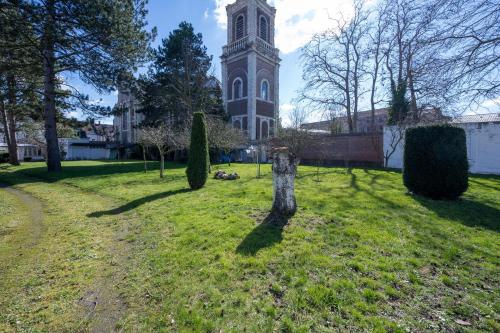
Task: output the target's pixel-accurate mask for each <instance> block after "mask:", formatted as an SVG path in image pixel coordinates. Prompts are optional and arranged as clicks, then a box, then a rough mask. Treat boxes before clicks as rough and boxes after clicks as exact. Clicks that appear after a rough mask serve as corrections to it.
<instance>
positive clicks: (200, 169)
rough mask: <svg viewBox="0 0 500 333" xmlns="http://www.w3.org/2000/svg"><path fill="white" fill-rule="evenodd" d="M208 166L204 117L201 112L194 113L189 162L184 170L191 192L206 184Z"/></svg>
mask: <svg viewBox="0 0 500 333" xmlns="http://www.w3.org/2000/svg"><path fill="white" fill-rule="evenodd" d="M209 164H210V157H209V154H208V139H207V130H206V125H205V115H204V114H203V113H201V112H196V113H194V115H193V127H192V129H191V144H190V149H189V160H188V166H187V170H186V174H187V178H188V182H189V186H190V187H191V189H192V190H198V189H200V188H202V187H203V186H204V185H205V183H206V182H207V179H208V170H209Z"/></svg>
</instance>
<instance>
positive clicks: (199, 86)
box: [138, 22, 224, 125]
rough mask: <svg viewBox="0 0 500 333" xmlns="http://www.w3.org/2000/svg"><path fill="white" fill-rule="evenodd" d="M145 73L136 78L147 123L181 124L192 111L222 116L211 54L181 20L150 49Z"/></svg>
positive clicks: (192, 29) (220, 100) (191, 28)
mask: <svg viewBox="0 0 500 333" xmlns="http://www.w3.org/2000/svg"><path fill="white" fill-rule="evenodd" d="M154 57H155V60H154V62H153V64H152V65H151V67H150V69H149V73H148V75H147V76H143V77H141V78H140V80H139V92H138V95H139V96H138V97H139V100H140V104H141V105H142V110H141V111H142V112H143V113H144V114H145V115H146V119H147V121H148V122H151V123H152V122H155V121H157V120H166V119H168V120H169V121H175V122H176V123H177V124H180V125H183V124H184V122H185V121H186V120H190V119H191V117H192V115H193V113H194V112H205V113H217V114H218V115H223V113H224V110H223V107H222V98H221V95H222V91H221V90H220V83H219V82H218V81H217V79H216V78H215V77H213V76H212V75H210V69H211V67H212V56H209V55H208V54H207V48H206V47H205V46H204V45H203V36H202V34H200V33H195V32H194V28H193V26H192V25H191V24H190V23H187V22H182V23H181V24H180V25H179V28H178V29H176V30H174V31H172V32H171V33H170V35H169V36H168V38H166V39H163V40H162V42H161V45H160V46H159V47H158V49H156V50H155V52H154Z"/></svg>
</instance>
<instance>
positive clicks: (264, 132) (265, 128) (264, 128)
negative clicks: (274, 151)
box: [262, 121, 269, 139]
mask: <svg viewBox="0 0 500 333" xmlns="http://www.w3.org/2000/svg"><path fill="white" fill-rule="evenodd" d="M268 137H269V125H267V121H263V122H262V139H267V138H268Z"/></svg>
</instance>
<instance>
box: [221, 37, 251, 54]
mask: <svg viewBox="0 0 500 333" xmlns="http://www.w3.org/2000/svg"><path fill="white" fill-rule="evenodd" d="M247 47H248V36H246V37H243V38H242V39H238V40H237V41H236V42H233V43H231V44H229V45H227V46H224V48H223V52H224V55H225V56H228V55H231V54H233V53H236V52H240V51H243V50H245V49H246V48H247Z"/></svg>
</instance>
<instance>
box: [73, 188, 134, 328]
mask: <svg viewBox="0 0 500 333" xmlns="http://www.w3.org/2000/svg"><path fill="white" fill-rule="evenodd" d="M102 199H103V200H105V201H108V202H109V204H110V206H111V205H116V202H111V201H110V200H109V199H107V198H104V197H102ZM131 216H133V215H132V214H128V215H125V214H120V215H117V216H116V218H119V219H120V221H121V222H122V223H121V224H120V227H119V230H118V231H117V232H116V234H115V235H114V238H113V240H112V241H111V242H110V243H109V246H108V247H107V249H106V250H107V252H108V254H109V255H110V257H111V259H110V261H109V263H110V264H109V266H110V270H109V271H107V272H103V273H104V274H102V275H101V276H100V278H99V279H98V280H96V281H95V283H94V286H93V287H92V288H91V289H90V290H88V291H87V293H86V295H85V296H84V297H82V299H81V300H80V304H81V305H83V306H84V307H85V308H86V309H87V315H88V317H89V319H90V324H89V331H90V332H92V333H101V332H103V333H104V332H117V331H120V330H118V329H117V327H116V326H117V324H118V322H119V321H120V320H121V319H122V318H123V316H124V315H125V313H126V311H127V305H126V302H125V300H124V298H123V297H122V296H121V292H120V284H121V283H124V281H125V280H126V278H127V272H128V271H129V269H128V268H129V267H130V265H131V264H132V262H131V260H130V259H131V257H130V256H131V254H132V252H133V251H134V249H133V248H132V246H131V244H130V243H129V242H127V241H126V236H127V235H129V234H130V232H131V231H130V226H131V223H132V222H131V220H132V218H131Z"/></svg>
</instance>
